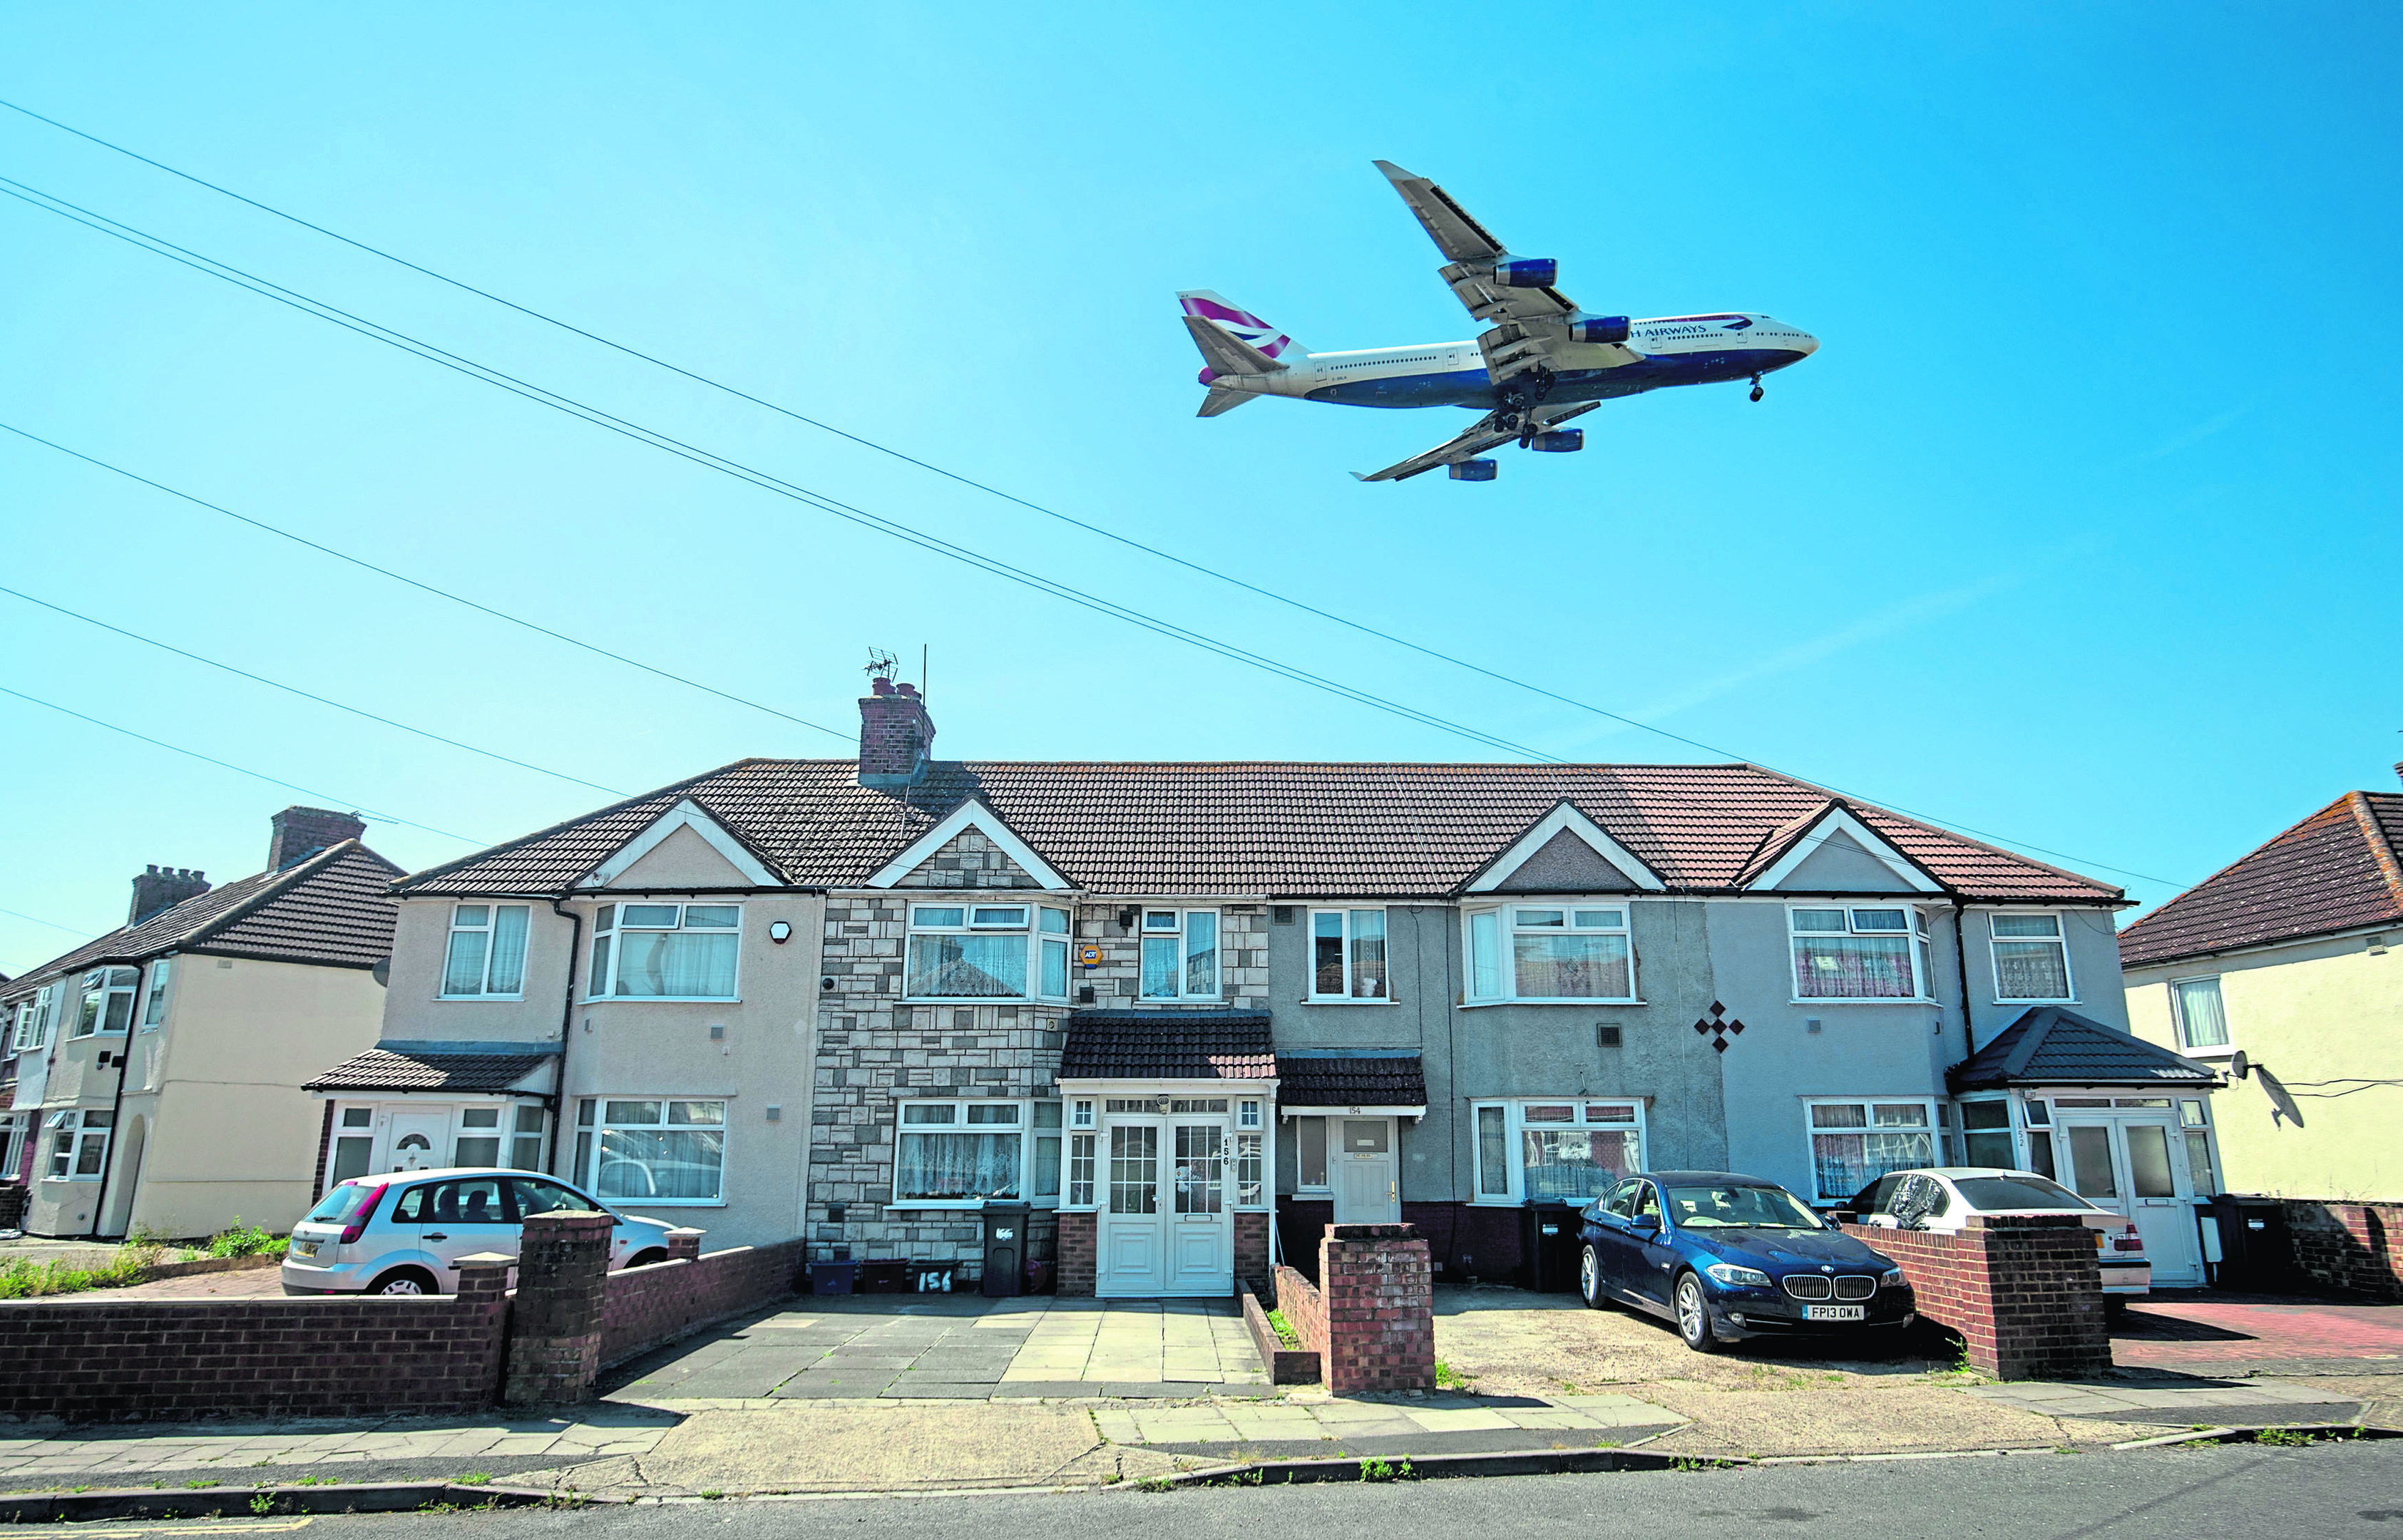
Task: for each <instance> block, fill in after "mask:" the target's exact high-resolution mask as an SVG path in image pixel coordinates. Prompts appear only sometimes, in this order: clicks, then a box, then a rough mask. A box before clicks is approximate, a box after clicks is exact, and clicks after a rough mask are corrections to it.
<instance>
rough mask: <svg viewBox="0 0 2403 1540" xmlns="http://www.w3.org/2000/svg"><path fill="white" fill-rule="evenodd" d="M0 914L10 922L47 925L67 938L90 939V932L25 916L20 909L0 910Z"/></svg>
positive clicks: (31, 915)
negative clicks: (66, 935) (65, 934)
mask: <svg viewBox="0 0 2403 1540" xmlns="http://www.w3.org/2000/svg"><path fill="white" fill-rule="evenodd" d="M0 914H5V915H7V916H8V917H9V918H10V919H12V920H23V921H27V922H29V923H33V924H36V925H48V926H49V927H50V929H52V930H63V931H64V932H66V933H67V934H68V935H69V936H82V937H83V938H84V939H85V940H87V941H89V940H90V939H91V932H90V931H87V930H77V929H76V927H75V926H73V925H62V924H60V923H58V922H57V921H55V920H45V919H43V918H42V917H41V916H40V915H38V914H27V913H25V912H23V911H22V910H21V909H0Z"/></svg>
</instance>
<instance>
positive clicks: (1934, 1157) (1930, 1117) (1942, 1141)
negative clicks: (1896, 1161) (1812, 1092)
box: [1802, 933, 1952, 1207]
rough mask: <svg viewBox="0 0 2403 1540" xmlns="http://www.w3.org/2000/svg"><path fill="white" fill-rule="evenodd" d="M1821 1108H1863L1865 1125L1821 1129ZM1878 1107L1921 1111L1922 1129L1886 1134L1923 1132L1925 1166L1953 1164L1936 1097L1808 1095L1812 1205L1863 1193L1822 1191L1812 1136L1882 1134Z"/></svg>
mask: <svg viewBox="0 0 2403 1540" xmlns="http://www.w3.org/2000/svg"><path fill="white" fill-rule="evenodd" d="M1831 934H1832V933H1831ZM1818 1107H1858V1108H1860V1109H1861V1117H1862V1118H1863V1119H1864V1120H1865V1124H1866V1126H1864V1127H1862V1128H1857V1129H1823V1128H1820V1127H1819V1126H1818V1121H1817V1117H1816V1116H1815V1114H1814V1112H1813V1109H1814V1108H1818ZM1879 1107H1918V1108H1920V1109H1921V1110H1922V1111H1923V1112H1924V1113H1925V1114H1926V1117H1927V1121H1926V1122H1925V1124H1924V1125H1922V1126H1919V1127H1912V1126H1910V1125H1908V1124H1903V1125H1896V1126H1891V1127H1889V1128H1887V1129H1886V1130H1884V1131H1886V1132H1898V1133H1924V1134H1925V1135H1927V1151H1928V1154H1927V1159H1926V1160H1925V1161H1924V1164H1925V1165H1929V1166H1941V1165H1946V1164H1949V1163H1952V1162H1951V1157H1950V1155H1949V1154H1948V1151H1947V1142H1948V1139H1949V1137H1950V1135H1951V1134H1952V1116H1951V1114H1952V1108H1951V1106H1950V1105H1949V1104H1944V1103H1938V1099H1937V1098H1935V1097H1933V1096H1806V1097H1803V1098H1802V1159H1803V1169H1804V1170H1805V1171H1808V1172H1810V1173H1811V1192H1812V1197H1811V1199H1810V1201H1811V1202H1812V1203H1813V1205H1815V1206H1819V1207H1825V1206H1826V1205H1827V1204H1829V1203H1841V1202H1844V1201H1846V1200H1850V1199H1851V1198H1852V1196H1853V1194H1854V1193H1857V1192H1859V1191H1860V1190H1861V1189H1860V1188H1859V1187H1857V1186H1855V1187H1854V1188H1853V1190H1852V1192H1839V1193H1822V1192H1820V1191H1819V1146H1818V1144H1817V1143H1816V1141H1815V1139H1814V1137H1813V1136H1814V1135H1817V1134H1822V1133H1829V1134H1844V1133H1864V1134H1866V1133H1876V1132H1879V1131H1880V1130H1879V1128H1878V1126H1877V1111H1876V1109H1877V1108H1879ZM1895 1169H1896V1171H1910V1170H1914V1169H1916V1168H1914V1167H1910V1166H1897V1167H1896V1168H1895Z"/></svg>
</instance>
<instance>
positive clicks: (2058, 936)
mask: <svg viewBox="0 0 2403 1540" xmlns="http://www.w3.org/2000/svg"><path fill="white" fill-rule="evenodd" d="M2003 919H2012V920H2018V919H2049V920H2050V921H2051V922H2052V935H2051V936H2049V937H2048V936H1999V935H1996V934H1995V932H1994V922H1995V921H1997V920H2003ZM2047 940H2049V941H2051V943H2052V944H2053V945H2054V946H2056V947H2059V948H2060V949H2061V979H2062V983H2063V986H2064V988H2065V992H2063V993H2061V994H2005V993H2004V992H2003V960H2002V957H2001V956H2000V954H1998V953H1997V952H1996V951H1995V950H1994V949H1995V948H1996V947H1998V946H2005V945H2008V944H2011V943H2014V942H2016V943H2020V944H2022V945H2024V944H2026V943H2029V942H2035V943H2037V944H2039V945H2040V944H2042V943H2043V942H2045V941H2047ZM1986 967H1987V969H1988V977H1989V978H1991V979H1992V981H1993V986H1994V1004H1996V1005H1998V1006H2006V1005H2008V1006H2074V1005H2076V1004H2077V974H2076V973H2075V972H2073V971H2072V970H2071V966H2070V962H2069V917H2068V915H2067V913H2066V912H2065V911H2063V910H2061V909H1994V910H1989V911H1988V912H1987V915H1986Z"/></svg>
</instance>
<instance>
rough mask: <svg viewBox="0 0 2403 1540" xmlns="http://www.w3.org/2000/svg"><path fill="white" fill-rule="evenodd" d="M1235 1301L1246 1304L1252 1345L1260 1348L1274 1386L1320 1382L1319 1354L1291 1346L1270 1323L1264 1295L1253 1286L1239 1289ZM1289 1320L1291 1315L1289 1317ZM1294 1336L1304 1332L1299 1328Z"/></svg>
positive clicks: (1245, 1320)
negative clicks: (1262, 1300)
mask: <svg viewBox="0 0 2403 1540" xmlns="http://www.w3.org/2000/svg"><path fill="white" fill-rule="evenodd" d="M1235 1302H1236V1303H1237V1304H1239V1305H1241V1306H1242V1307H1243V1325H1245V1326H1246V1327H1248V1328H1250V1330H1251V1334H1252V1346H1253V1347H1255V1348H1257V1349H1258V1350H1259V1354H1260V1362H1261V1363H1263V1364H1265V1365H1267V1366H1268V1370H1269V1383H1270V1384H1271V1385H1314V1384H1316V1383H1318V1354H1316V1353H1313V1352H1311V1351H1310V1350H1309V1349H1308V1348H1289V1347H1286V1346H1285V1339H1284V1338H1282V1337H1279V1336H1278V1335H1277V1330H1276V1327H1275V1326H1273V1325H1270V1324H1269V1312H1268V1311H1265V1310H1262V1309H1261V1308H1260V1297H1259V1296H1258V1295H1257V1294H1255V1293H1253V1292H1252V1291H1251V1290H1250V1289H1249V1288H1238V1289H1237V1290H1236V1291H1235ZM1287 1320H1288V1322H1290V1320H1291V1318H1290V1317H1287ZM1294 1335H1296V1336H1297V1337H1298V1336H1299V1335H1300V1333H1299V1331H1297V1332H1296V1333H1295V1334H1294Z"/></svg>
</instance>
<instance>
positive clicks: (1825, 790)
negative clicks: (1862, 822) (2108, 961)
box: [1744, 759, 2128, 898]
mask: <svg viewBox="0 0 2403 1540" xmlns="http://www.w3.org/2000/svg"><path fill="white" fill-rule="evenodd" d="M1744 764H1745V766H1746V767H1747V768H1748V769H1752V770H1758V771H1760V773H1761V774H1763V775H1772V776H1775V777H1776V778H1777V779H1778V780H1780V781H1786V782H1791V783H1792V784H1795V785H1798V786H1806V787H1808V788H1809V789H1811V790H1813V791H1815V792H1817V793H1818V794H1819V795H1820V796H1822V797H1825V798H1827V799H1828V800H1830V801H1834V802H1841V803H1843V804H1844V805H1845V806H1846V807H1848V808H1851V809H1853V810H1854V812H1859V811H1861V810H1863V809H1867V810H1868V812H1881V813H1883V814H1884V815H1885V816H1887V817H1888V818H1896V819H1899V820H1901V821H1902V822H1903V823H1906V824H1909V825H1910V826H1911V827H1913V828H1918V829H1925V830H1927V831H1928V832H1929V833H1931V834H1940V835H1942V836H1943V837H1944V838H1945V839H1958V840H1959V841H1961V843H1963V844H1965V845H1972V846H1975V847H1976V848H1978V849H1979V850H1981V851H1984V852H1986V853H1988V854H1990V855H2000V856H2003V857H2005V858H2006V859H2007V860H2012V861H2024V862H2026V863H2027V864H2028V865H2029V866H2031V867H2043V868H2044V869H2045V870H2046V871H2049V872H2050V873H2052V874H2053V875H2054V876H2055V877H2066V878H2068V879H2069V880H2070V881H2075V882H2089V883H2092V884H2093V885H2094V886H2096V887H2098V888H2109V889H2110V891H2111V892H2113V893H2116V894H2118V895H2119V896H2120V897H2122V898H2125V897H2126V896H2127V895H2128V890H2127V889H2126V888H2123V887H2118V886H2114V885H2113V884H2110V883H2107V882H2104V881H2100V880H2099V879H2096V878H2092V877H2089V876H2087V875H2086V874H2085V873H2084V872H2078V871H2072V870H2070V869H2069V868H2068V867H2056V866H2054V865H2053V864H2052V863H2051V862H2049V861H2039V860H2037V859H2036V858H2035V856H2033V855H2027V854H2023V853H2021V852H2019V851H2015V850H2010V849H2007V848H2006V847H2004V846H2002V845H1997V844H1993V843H1991V842H1989V841H1987V840H1984V839H1979V838H1977V837H1976V836H1975V835H1968V834H1963V833H1962V832H1961V831H1960V830H1959V829H1954V828H1947V827H1945V826H1944V825H1941V824H1931V823H1929V822H1927V821H1926V820H1925V819H1924V818H1913V817H1912V816H1911V815H1910V814H1909V813H1907V812H1896V811H1895V810H1894V809H1892V808H1889V807H1887V806H1885V805H1884V804H1883V803H1880V802H1869V801H1864V800H1863V799H1861V798H1856V797H1847V796H1845V795H1844V794H1843V793H1842V792H1840V791H1837V790H1835V789H1834V788H1833V787H1830V786H1823V785H1821V784H1818V783H1817V782H1816V781H1805V780H1803V779H1802V778H1801V777H1800V776H1799V775H1788V774H1786V773H1785V771H1784V770H1771V769H1770V768H1769V767H1768V766H1767V765H1756V764H1753V763H1752V761H1750V760H1748V759H1747V760H1745V761H1744ZM1890 842H1891V841H1889V843H1890ZM1902 856H1903V859H1905V860H1907V861H1909V862H1910V864H1911V865H1912V866H1914V867H1921V869H1922V871H1923V872H1924V875H1925V876H1927V877H1929V878H1932V879H1934V880H1935V881H1937V882H1938V883H1939V884H1943V879H1941V878H1938V877H1937V876H1936V874H1935V873H1934V872H1932V871H1926V870H1925V864H1924V862H1922V861H1921V860H1920V859H1919V858H1918V857H1917V856H1915V855H1913V854H1911V853H1910V852H1909V851H1903V852H1902ZM1944 886H1945V891H1946V892H1948V893H1949V892H1951V891H1952V889H1951V887H1950V885H1949V884H1944Z"/></svg>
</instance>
